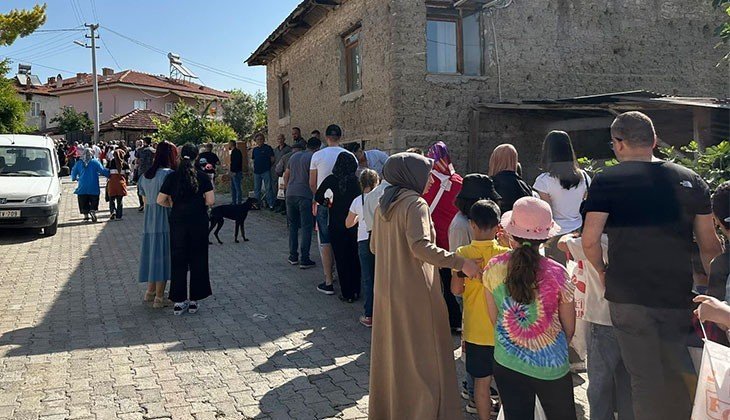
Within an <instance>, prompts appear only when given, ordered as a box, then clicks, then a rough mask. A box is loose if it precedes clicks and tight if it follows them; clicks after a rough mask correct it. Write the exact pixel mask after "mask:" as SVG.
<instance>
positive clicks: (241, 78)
mask: <svg viewBox="0 0 730 420" xmlns="http://www.w3.org/2000/svg"><path fill="white" fill-rule="evenodd" d="M103 28H104V29H106V30H107V31H109V32H111V33H113V34H115V35H117V36H119V37H121V38H124V39H126V40H128V41H130V42H133V43H135V44H137V45H139V46H141V47H143V48H146V49H148V50H150V51H153V52H156V53H158V54H162V55H164V56H167V52H166V51H164V50H162V49H160V48H157V47H154V46H152V45H149V44H146V43H144V42H142V41H138V40H136V39H134V38H131V37H129V36H127V35H124V34H121V33H119V32H117V31H115V30H113V29H110V28H108V27H106V26H104V27H103ZM185 63H186V64H190V65H191V66H193V67H198V68H201V69H203V70H206V71H209V72H211V73H214V74H217V75H219V76H224V77H228V78H230V79H234V80H237V81H240V82H245V83H250V84H253V85H257V86H259V87H266V84H265V83H263V82H261V81H258V80H256V79H251V78H248V77H245V76H240V75H237V74H234V73H231V72H228V71H225V70H220V69H217V68H215V67H211V66H208V65H206V64H202V63H198V62H196V61H193V60H190V59H189V58H185Z"/></svg>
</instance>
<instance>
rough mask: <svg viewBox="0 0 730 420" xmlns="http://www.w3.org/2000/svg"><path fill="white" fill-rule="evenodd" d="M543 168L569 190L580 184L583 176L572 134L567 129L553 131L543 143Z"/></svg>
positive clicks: (541, 160)
mask: <svg viewBox="0 0 730 420" xmlns="http://www.w3.org/2000/svg"><path fill="white" fill-rule="evenodd" d="M540 162H541V166H542V170H543V171H546V172H547V173H549V174H550V176H552V177H554V178H557V179H558V180H559V181H560V186H561V187H563V188H565V189H566V190H569V189H571V188H575V187H577V186H578V185H580V181H581V178H582V175H581V171H580V167H579V166H578V160H577V159H576V158H575V150H573V143H572V142H571V141H570V136H569V135H568V133H566V132H565V131H551V132H550V133H548V135H547V136H546V137H545V141H543V143H542V157H541V158H540Z"/></svg>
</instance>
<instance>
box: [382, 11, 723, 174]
mask: <svg viewBox="0 0 730 420" xmlns="http://www.w3.org/2000/svg"><path fill="white" fill-rule="evenodd" d="M395 4H396V5H397V6H396V10H394V13H395V14H397V15H398V17H399V18H398V19H396V20H395V22H396V27H395V33H394V45H395V53H394V63H393V65H394V71H395V72H396V75H395V79H396V81H397V88H396V92H397V96H396V103H395V129H394V133H395V134H394V141H395V144H396V145H397V147H399V148H402V147H405V146H409V145H412V144H418V145H425V144H430V143H433V142H434V141H437V140H443V141H445V142H446V143H447V144H448V145H449V146H450V148H451V150H452V153H453V154H454V155H455V156H454V157H455V161H456V166H457V168H460V169H461V170H464V169H465V167H466V153H467V148H466V145H467V143H468V131H469V109H470V105H471V104H472V103H475V102H498V101H499V100H500V98H499V94H498V71H497V65H496V56H495V54H494V51H495V45H496V51H497V52H498V53H499V61H500V66H499V67H500V69H501V82H502V83H501V84H502V100H505V101H509V100H512V101H514V100H520V99H539V98H560V97H571V96H580V95H590V94H600V93H608V92H616V91H623V90H635V89H646V90H650V91H656V92H659V93H664V94H674V95H684V96H715V97H726V96H727V95H728V89H729V86H728V81H727V68H726V65H724V66H723V67H721V68H716V64H717V63H718V62H719V61H720V58H721V57H722V50H718V49H714V45H715V44H716V43H717V38H714V37H713V30H714V28H715V26H716V24H717V22H718V16H719V15H718V14H717V13H716V12H715V11H713V9H712V8H711V5H709V2H694V1H692V2H687V1H683V0H665V1H661V0H545V1H515V2H514V3H513V4H512V5H511V6H510V7H508V8H507V9H504V10H501V11H499V12H498V13H497V14H496V15H495V16H494V24H495V30H496V33H497V37H496V43H495V39H494V37H492V36H491V35H490V36H488V37H487V39H486V40H487V43H488V46H487V49H488V50H489V51H490V66H489V67H488V69H487V72H486V75H485V76H484V77H464V76H447V75H433V74H427V72H426V55H425V54H424V51H425V48H426V41H425V36H424V34H425V27H426V2H425V0H410V1H404V2H396V3H395ZM487 22H489V20H487ZM487 29H489V31H488V32H489V33H491V26H488V28H487ZM502 118H506V117H504V114H503V113H494V119H495V121H494V126H489V125H488V124H489V121H486V124H487V125H486V126H485V123H484V122H483V123H482V126H481V128H482V130H483V131H484V133H483V134H482V136H481V137H482V139H483V141H484V142H485V143H484V146H487V150H484V153H483V155H484V156H486V157H485V158H488V156H489V153H491V148H490V147H493V145H496V144H499V143H501V141H499V139H501V138H503V137H504V136H509V137H511V138H513V139H514V138H520V139H523V140H520V141H521V142H522V141H527V143H526V144H524V147H522V148H521V149H522V150H521V152H522V153H523V155H526V154H531V153H532V150H533V149H532V148H537V147H539V144H540V142H541V141H542V138H543V137H544V134H545V133H534V129H533V127H534V126H535V125H536V124H532V125H530V126H528V127H526V131H525V132H524V133H523V132H520V131H516V132H514V133H512V135H511V136H510V134H509V133H503V132H502V131H501V130H499V126H500V124H499V121H500V119H502ZM517 126H518V127H519V126H523V124H519V123H518V124H517ZM525 136H531V138H530V139H524V137H525ZM528 140H529V141H528ZM525 152H527V153H525ZM480 154H481V150H480ZM523 160H524V159H523ZM483 165H484V166H486V163H484V164H483ZM528 172H530V171H528Z"/></svg>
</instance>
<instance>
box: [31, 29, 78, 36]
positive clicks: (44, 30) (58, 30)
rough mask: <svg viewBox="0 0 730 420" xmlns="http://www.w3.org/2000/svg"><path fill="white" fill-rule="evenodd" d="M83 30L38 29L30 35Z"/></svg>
mask: <svg viewBox="0 0 730 420" xmlns="http://www.w3.org/2000/svg"><path fill="white" fill-rule="evenodd" d="M83 31H84V30H83V29H77V28H63V29H38V30H36V31H35V32H33V33H32V34H30V35H33V34H43V33H49V32H83Z"/></svg>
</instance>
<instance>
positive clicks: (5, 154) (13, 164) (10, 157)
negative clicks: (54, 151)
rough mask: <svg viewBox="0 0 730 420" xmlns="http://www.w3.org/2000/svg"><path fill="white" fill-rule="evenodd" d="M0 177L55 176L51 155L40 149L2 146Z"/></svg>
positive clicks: (0, 151) (0, 150)
mask: <svg viewBox="0 0 730 420" xmlns="http://www.w3.org/2000/svg"><path fill="white" fill-rule="evenodd" d="M0 176H53V166H52V163H51V154H50V152H49V151H48V149H42V148H38V147H17V146H0Z"/></svg>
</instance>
